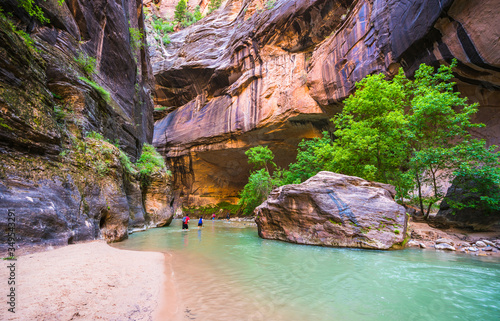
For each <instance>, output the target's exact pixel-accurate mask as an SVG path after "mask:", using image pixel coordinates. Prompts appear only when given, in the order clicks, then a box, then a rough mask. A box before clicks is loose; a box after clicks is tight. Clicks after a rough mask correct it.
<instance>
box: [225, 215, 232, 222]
mask: <svg viewBox="0 0 500 321" xmlns="http://www.w3.org/2000/svg"><path fill="white" fill-rule="evenodd" d="M226 218H227V221H228V222H229V219H230V218H231V216H230V215H229V214H227V216H226Z"/></svg>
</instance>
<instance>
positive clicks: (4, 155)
mask: <svg viewBox="0 0 500 321" xmlns="http://www.w3.org/2000/svg"><path fill="white" fill-rule="evenodd" d="M35 3H36V4H37V5H39V6H40V8H41V12H42V13H43V16H44V17H45V18H46V19H47V20H49V21H48V22H45V23H42V22H40V20H39V19H36V18H35V17H33V16H30V15H29V14H28V13H27V11H26V10H25V9H23V8H21V7H19V6H18V2H17V1H14V0H7V1H2V3H1V8H2V9H3V12H1V14H0V158H1V162H0V163H1V164H0V211H2V213H1V214H0V229H1V230H2V235H1V237H0V243H1V244H2V246H3V247H4V246H7V234H8V233H7V232H8V231H9V224H8V223H10V222H11V221H9V219H8V217H7V211H8V210H9V211H12V213H14V216H15V233H16V235H17V245H23V244H39V245H61V244H68V243H72V242H77V241H82V240H89V239H95V238H100V237H103V238H105V239H107V240H108V241H118V240H121V239H124V238H126V237H127V234H128V232H127V228H128V227H129V224H131V223H133V224H135V225H141V224H142V225H144V224H145V223H146V221H147V219H148V213H147V211H145V209H144V205H143V191H141V186H140V183H139V181H138V180H137V177H136V176H135V175H132V174H130V173H128V172H127V171H126V170H125V169H124V166H123V165H124V162H125V159H127V158H128V157H129V158H130V159H131V160H132V161H135V160H136V159H137V158H138V157H139V156H140V154H141V149H142V146H143V144H144V143H145V142H151V141H152V132H153V117H152V112H153V102H152V98H151V96H152V87H153V73H152V68H151V65H150V63H149V59H148V55H147V44H146V43H145V41H144V40H141V39H140V37H137V35H138V34H139V33H140V32H142V33H144V19H143V14H142V2H141V1H135V0H134V1H132V0H124V1H120V2H115V1H91V0H66V1H64V3H63V4H62V5H59V4H58V1H57V0H48V1H36V2H35ZM134 36H135V37H134ZM164 184H165V185H164V189H165V190H167V189H168V188H169V187H168V186H167V185H168V181H167V180H165V182H164ZM165 202H166V201H165ZM165 202H164V203H165ZM141 218H142V220H141ZM3 247H2V249H3Z"/></svg>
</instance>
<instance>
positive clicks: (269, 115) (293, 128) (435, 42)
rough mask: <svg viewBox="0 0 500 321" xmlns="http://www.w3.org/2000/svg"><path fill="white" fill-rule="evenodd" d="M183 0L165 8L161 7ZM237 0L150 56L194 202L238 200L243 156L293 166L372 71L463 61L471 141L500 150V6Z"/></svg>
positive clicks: (180, 178)
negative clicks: (248, 153) (262, 154)
mask: <svg viewBox="0 0 500 321" xmlns="http://www.w3.org/2000/svg"><path fill="white" fill-rule="evenodd" d="M175 2H176V1H161V2H160V5H162V3H163V4H166V3H175ZM266 4H268V2H267V1H258V0H229V1H226V2H224V4H223V6H222V7H221V9H219V10H217V11H215V12H214V13H212V14H211V15H209V16H207V17H206V18H204V19H203V20H201V21H199V22H198V23H196V24H194V25H192V26H190V27H189V28H186V29H184V30H181V31H179V32H176V33H174V34H172V35H171V37H170V38H171V43H170V44H169V45H167V46H166V51H165V52H163V53H159V52H154V53H153V57H152V62H153V72H154V76H155V80H156V85H155V104H156V105H161V106H164V107H165V108H164V111H162V112H161V113H158V115H157V119H158V120H157V121H156V123H155V134H154V139H153V142H154V145H155V146H156V147H157V148H159V149H160V150H162V151H163V152H164V153H165V154H166V156H167V161H168V162H169V163H170V165H171V167H172V168H173V172H174V184H175V187H176V188H177V189H178V193H179V194H180V195H182V196H183V199H184V202H185V203H187V204H188V205H204V204H207V203H214V202H218V201H221V200H228V201H234V199H235V198H236V197H237V195H238V191H239V190H240V189H241V188H242V187H243V185H244V184H245V182H246V178H247V176H248V172H249V169H250V168H249V166H248V165H247V159H246V157H245V155H244V151H245V150H247V149H248V148H250V147H253V146H256V145H259V144H265V145H268V146H269V147H270V148H271V149H272V150H273V152H274V154H275V155H279V157H278V159H277V163H278V164H279V165H281V166H284V165H286V164H288V163H289V162H290V161H292V160H293V158H294V156H295V153H296V152H295V151H296V146H297V143H298V142H299V141H300V140H301V139H303V138H310V137H314V136H317V135H319V133H320V132H321V131H323V130H325V129H328V127H329V121H328V120H329V119H330V118H331V116H332V115H333V114H334V113H336V112H338V111H339V110H341V108H342V100H343V99H344V98H346V97H347V96H348V95H349V94H350V93H352V92H353V89H354V84H355V82H356V81H359V80H360V79H362V78H363V77H364V76H366V75H368V74H371V73H378V72H383V73H386V74H387V75H389V76H391V75H393V74H394V73H395V72H396V71H397V70H398V68H399V67H400V66H402V67H403V68H404V69H405V71H406V72H407V74H408V75H409V76H411V75H412V73H413V72H414V71H415V70H416V68H418V66H419V64H420V63H423V62H425V63H427V64H431V65H438V64H440V63H447V62H449V61H450V60H451V59H452V58H457V59H458V61H459V67H458V68H457V71H456V81H457V89H458V90H459V91H461V92H462V93H463V94H464V95H465V96H467V97H469V99H470V100H471V102H479V103H480V105H481V107H480V111H479V113H478V114H477V118H476V121H478V122H483V123H485V124H486V125H487V127H486V128H484V129H478V130H477V131H476V132H475V133H474V135H476V136H478V137H484V138H485V139H486V140H487V141H488V143H489V144H499V143H500V125H499V124H500V122H499V115H500V113H499V111H500V109H499V106H500V78H499V76H500V69H499V68H500V50H499V49H500V43H499V42H498V39H499V30H500V27H499V26H498V23H499V21H500V20H499V19H498V16H499V10H500V9H499V7H498V5H497V3H496V1H493V0H485V1H465V0H455V1H454V0H441V1H438V0H411V1H396V0H359V1H352V0H337V1H325V0H307V1H306V0H293V1H285V0H278V1H276V2H275V3H274V5H273V6H266Z"/></svg>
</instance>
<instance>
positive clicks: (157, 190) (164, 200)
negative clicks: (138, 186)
mask: <svg viewBox="0 0 500 321" xmlns="http://www.w3.org/2000/svg"><path fill="white" fill-rule="evenodd" d="M173 195H174V193H173V191H172V184H171V180H170V177H169V176H168V175H167V174H166V173H158V174H156V175H154V176H153V177H152V180H151V183H150V184H149V185H148V186H147V187H145V188H144V207H145V208H146V211H147V213H148V216H149V218H150V221H151V223H152V224H153V225H154V226H157V227H163V226H168V225H170V223H171V222H172V220H173V219H174V210H173V205H174V197H173Z"/></svg>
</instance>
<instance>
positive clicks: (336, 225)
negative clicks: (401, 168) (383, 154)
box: [255, 172, 408, 250]
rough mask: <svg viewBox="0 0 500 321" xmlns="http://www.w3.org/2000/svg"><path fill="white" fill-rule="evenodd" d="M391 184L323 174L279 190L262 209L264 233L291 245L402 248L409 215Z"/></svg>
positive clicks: (260, 225)
mask: <svg viewBox="0 0 500 321" xmlns="http://www.w3.org/2000/svg"><path fill="white" fill-rule="evenodd" d="M393 189H394V188H393V187H392V186H390V185H386V184H380V183H374V182H368V181H366V180H364V179H361V178H358V177H354V176H346V175H342V174H336V173H332V172H319V173H318V174H316V175H315V176H313V177H311V178H310V179H308V180H307V181H305V182H304V183H302V184H298V185H285V186H281V187H279V188H276V189H274V190H273V191H272V192H271V195H270V196H269V197H268V199H267V201H265V202H264V203H263V204H262V205H260V206H259V207H257V209H256V210H255V213H256V215H257V218H256V220H255V221H256V223H257V226H258V229H259V235H260V236H261V237H263V238H267V239H275V240H282V241H286V242H292V243H299V244H310V245H324V246H335V247H356V248H366V249H383V250H387V249H397V248H401V247H403V242H404V240H405V237H406V231H407V223H408V216H407V215H406V213H405V208H404V207H403V206H401V205H399V204H397V203H396V202H395V201H394V199H393V196H394V194H393V193H394V190H393Z"/></svg>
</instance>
